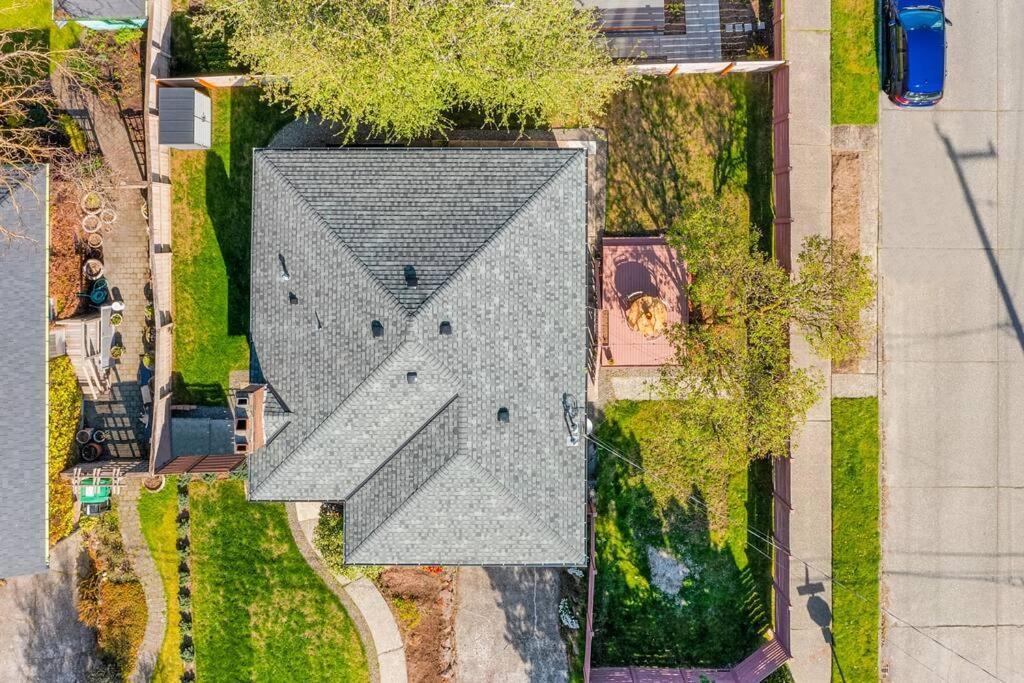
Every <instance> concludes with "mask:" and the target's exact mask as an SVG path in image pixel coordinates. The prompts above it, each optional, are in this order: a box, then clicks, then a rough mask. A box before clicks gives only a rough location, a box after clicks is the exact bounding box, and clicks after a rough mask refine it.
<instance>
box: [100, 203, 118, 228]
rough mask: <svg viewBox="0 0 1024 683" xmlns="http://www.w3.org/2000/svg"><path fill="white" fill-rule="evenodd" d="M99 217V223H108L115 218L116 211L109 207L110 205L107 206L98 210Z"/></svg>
mask: <svg viewBox="0 0 1024 683" xmlns="http://www.w3.org/2000/svg"><path fill="white" fill-rule="evenodd" d="M99 217H100V223H104V224H106V225H110V224H111V223H113V222H114V221H116V220H117V212H116V211H114V210H113V209H111V208H110V207H107V208H105V209H101V210H100V213H99Z"/></svg>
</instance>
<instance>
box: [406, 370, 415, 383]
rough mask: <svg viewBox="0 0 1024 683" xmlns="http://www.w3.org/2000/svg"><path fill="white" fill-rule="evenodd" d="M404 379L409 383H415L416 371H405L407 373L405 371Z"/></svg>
mask: <svg viewBox="0 0 1024 683" xmlns="http://www.w3.org/2000/svg"><path fill="white" fill-rule="evenodd" d="M405 381H406V382H408V383H409V384H416V373H415V372H407V373H405Z"/></svg>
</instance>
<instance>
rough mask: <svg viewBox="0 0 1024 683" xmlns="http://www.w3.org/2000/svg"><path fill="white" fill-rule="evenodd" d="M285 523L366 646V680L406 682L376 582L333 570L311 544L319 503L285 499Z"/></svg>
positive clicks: (397, 639) (398, 641) (394, 630)
mask: <svg viewBox="0 0 1024 683" xmlns="http://www.w3.org/2000/svg"><path fill="white" fill-rule="evenodd" d="M286 508H287V510H288V526H289V528H291V531H292V536H293V537H294V538H295V543H296V545H298V547H299V552H301V553H302V556H303V557H304V558H306V562H308V563H309V566H310V567H312V568H313V571H315V572H316V573H317V575H318V576H319V577H320V578H321V579H323V581H324V583H326V584H327V587H328V588H330V589H331V592H332V593H334V594H335V595H336V596H338V599H339V600H341V604H342V605H344V606H345V610H346V611H347V612H348V615H349V616H350V617H351V618H352V621H353V622H355V625H356V629H357V630H358V631H359V637H360V639H361V640H362V641H363V648H364V649H365V650H366V661H367V665H368V666H369V669H370V680H372V681H375V682H377V681H379V682H380V683H406V682H407V681H408V680H409V676H408V673H407V670H406V666H405V645H404V644H403V642H402V634H401V633H400V632H399V630H398V624H396V623H395V617H394V615H393V614H392V613H391V608H390V607H388V604H387V602H386V601H385V600H384V596H383V595H381V593H380V591H379V590H377V586H376V585H375V584H374V583H373V582H372V581H370V580H369V579H367V578H365V577H363V578H359V579H357V580H355V581H352V580H350V579H347V578H345V577H343V576H338V575H336V574H334V573H333V572H332V571H331V570H330V569H328V568H327V565H325V564H324V562H323V559H322V557H321V556H320V553H318V552H317V550H316V548H314V547H313V530H314V529H316V523H317V519H318V518H319V513H320V503H288V504H287V505H286Z"/></svg>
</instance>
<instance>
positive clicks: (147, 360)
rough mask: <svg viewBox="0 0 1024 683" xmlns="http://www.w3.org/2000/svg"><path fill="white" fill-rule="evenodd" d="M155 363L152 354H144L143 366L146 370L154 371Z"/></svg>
mask: <svg viewBox="0 0 1024 683" xmlns="http://www.w3.org/2000/svg"><path fill="white" fill-rule="evenodd" d="M154 361H155V359H154V358H153V354H151V353H144V354H142V366H143V367H144V368H146V369H147V370H152V369H153V363H154Z"/></svg>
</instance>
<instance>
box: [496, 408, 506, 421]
mask: <svg viewBox="0 0 1024 683" xmlns="http://www.w3.org/2000/svg"><path fill="white" fill-rule="evenodd" d="M498 422H508V408H498Z"/></svg>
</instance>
